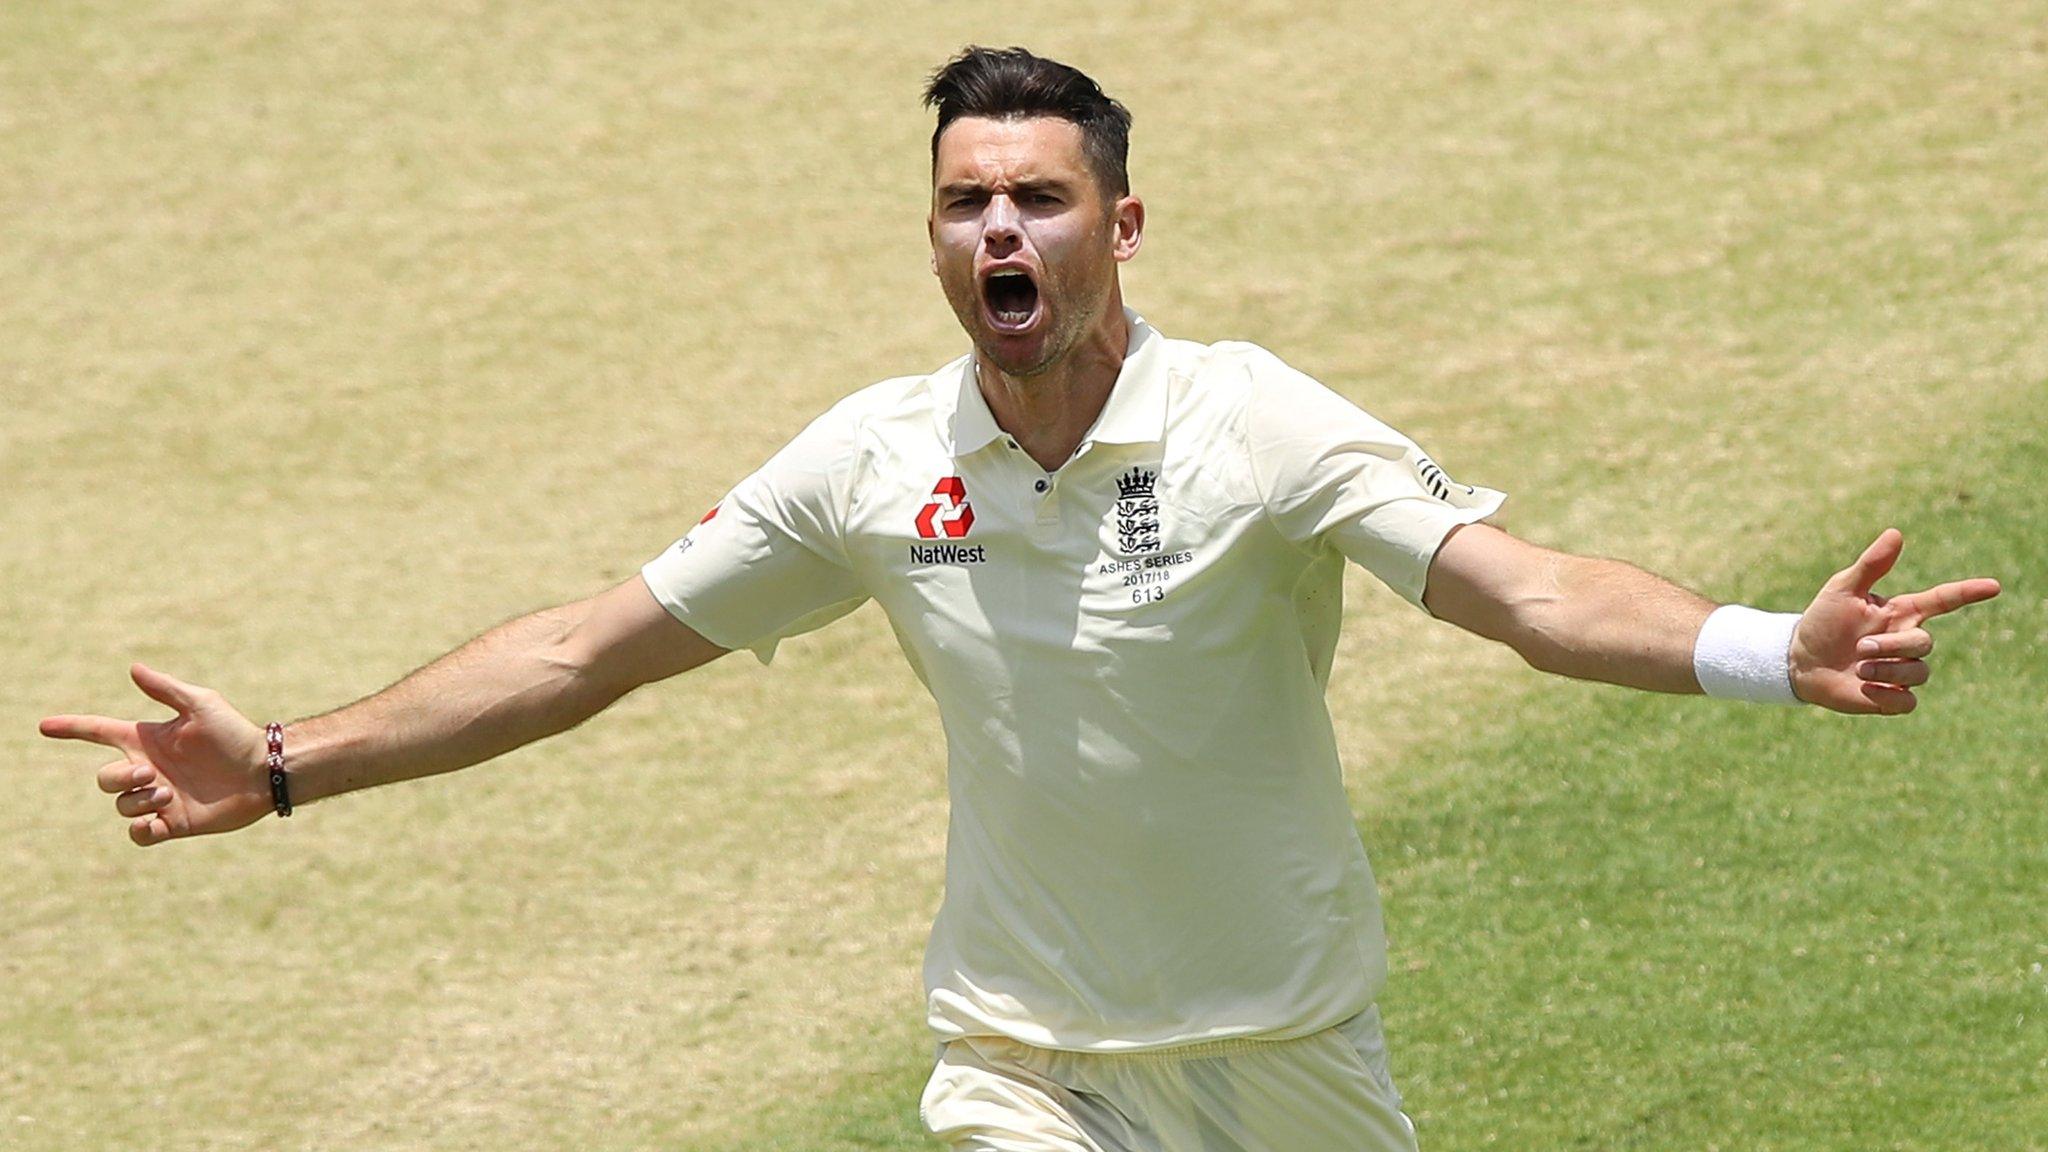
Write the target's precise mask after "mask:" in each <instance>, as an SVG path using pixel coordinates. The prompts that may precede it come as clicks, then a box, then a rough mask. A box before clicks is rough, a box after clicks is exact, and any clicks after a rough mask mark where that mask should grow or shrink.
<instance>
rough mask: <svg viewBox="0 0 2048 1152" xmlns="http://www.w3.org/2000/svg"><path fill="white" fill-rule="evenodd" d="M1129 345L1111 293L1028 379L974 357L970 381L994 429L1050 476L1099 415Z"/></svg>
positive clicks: (1118, 302)
mask: <svg viewBox="0 0 2048 1152" xmlns="http://www.w3.org/2000/svg"><path fill="white" fill-rule="evenodd" d="M1129 346H1130V331H1129V329H1127V328H1126V327H1125V324H1124V308H1123V297H1122V294H1121V293H1115V292H1113V293H1111V296H1110V300H1109V304H1108V306H1107V307H1106V308H1105V309H1104V310H1103V315H1102V316H1101V318H1100V319H1098V320H1097V321H1096V322H1095V323H1094V324H1093V325H1091V326H1090V327H1089V329H1088V331H1087V332H1085V333H1083V334H1082V336H1081V338H1080V339H1079V340H1077V341H1075V343H1074V346H1073V347H1072V348H1070V349H1068V350H1067V352H1066V354H1065V355H1063V356H1061V357H1060V358H1059V359H1058V360H1055V361H1053V362H1052V363H1051V364H1048V365H1046V366H1045V367H1044V368H1043V369H1041V370H1039V371H1037V372H1034V373H1032V374H1031V375H1029V376H1012V375H1010V374H1009V373H1007V372H1004V371H1002V370H1001V369H999V368H997V367H996V366H995V365H993V364H990V363H989V362H987V361H986V360H983V359H982V358H980V357H978V356H977V357H976V358H975V362H974V366H975V378H976V380H977V381H978V382H979V383H980V385H981V396H982V399H983V400H985V401H987V403H988V410H989V414H990V415H992V416H994V417H995V418H996V426H997V427H999V428H1001V429H1002V430H1003V431H1004V432H1007V433H1009V434H1010V436H1011V437H1013V438H1014V439H1015V440H1016V441H1017V444H1018V446H1019V447H1021V448H1023V449H1024V451H1025V453H1026V454H1028V455H1029V456H1030V457H1031V458H1032V459H1033V460H1035V461H1037V462H1038V466H1039V467H1041V468H1043V469H1045V470H1046V471H1047V472H1053V471H1057V470H1058V469H1059V468H1060V466H1061V465H1063V464H1065V463H1066V462H1067V461H1068V460H1070V459H1072V458H1073V455H1074V450H1075V449H1077V448H1079V447H1080V446H1081V438H1082V437H1083V436H1085V435H1087V433H1088V429H1090V428H1092V427H1094V425H1095V419H1096V417H1098V416H1100V415H1102V408H1103V405H1105V404H1107V403H1109V393H1110V390H1111V389H1113V388H1115V387H1116V378H1117V373H1118V372H1120V371H1122V370H1123V366H1124V354H1125V352H1126V351H1128V350H1129Z"/></svg>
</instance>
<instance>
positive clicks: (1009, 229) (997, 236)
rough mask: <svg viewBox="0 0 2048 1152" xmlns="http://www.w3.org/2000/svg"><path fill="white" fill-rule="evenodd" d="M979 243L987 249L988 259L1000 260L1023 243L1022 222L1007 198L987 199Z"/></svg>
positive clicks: (994, 197) (1015, 207)
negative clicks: (986, 209)
mask: <svg viewBox="0 0 2048 1152" xmlns="http://www.w3.org/2000/svg"><path fill="white" fill-rule="evenodd" d="M981 242H982V245H983V246H984V247H986V248H987V249H988V254H989V256H990V257H992V258H994V259H997V260H1001V259H1002V258H1003V257H1005V256H1008V255H1010V254H1011V253H1013V252H1015V251H1016V250H1017V248H1018V246H1019V245H1021V244H1023V243H1024V228H1023V220H1022V219H1021V218H1020V217H1019V215H1018V213H1017V204H1016V202H1015V201H1013V200H1011V199H1010V198H1009V197H1008V196H993V197H990V198H989V202H988V213H987V215H986V216H984V217H983V222H982V226H981Z"/></svg>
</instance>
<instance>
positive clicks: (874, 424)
mask: <svg viewBox="0 0 2048 1152" xmlns="http://www.w3.org/2000/svg"><path fill="white" fill-rule="evenodd" d="M1127 316H1128V322H1129V324H1130V349H1129V353H1128V355H1127V357H1126V359H1125V361H1124V365H1123V369H1122V371H1121V373H1120V374H1119V375H1118V377H1117V381H1116V385H1115V388H1114V389H1113V390H1112V392H1111V393H1110V397H1109V401H1108V403H1107V405H1106V406H1105V407H1104V408H1103V411H1102V414H1101V416H1100V417H1099V418H1098V419H1097V421H1096V423H1095V426H1094V427H1093V428H1092V429H1090V431H1089V433H1088V435H1087V437H1086V438H1085V439H1084V440H1083V441H1082V442H1081V446H1080V447H1079V448H1078V449H1077V450H1076V451H1075V453H1074V456H1073V458H1072V459H1070V460H1069V461H1067V463H1066V464H1065V465H1063V466H1062V467H1061V468H1060V469H1059V470H1058V471H1057V472H1054V473H1051V474H1047V473H1046V472H1045V471H1044V470H1043V469H1041V468H1040V467H1039V466H1038V465H1037V464H1036V463H1035V462H1034V461H1033V460H1032V459H1031V458H1030V457H1029V456H1028V455H1026V454H1025V453H1024V452H1023V451H1022V450H1021V449H1019V448H1018V447H1017V446H1016V445H1015V444H1014V443H1013V442H1012V441H1011V440H1010V438H1009V437H1008V436H1006V435H1005V434H1004V433H1003V431H1002V430H1001V429H1000V428H998V427H997V426H996V422H995V420H994V418H993V417H992V416H991V415H990V413H989V409H988V405H987V403H986V402H985V401H984V400H983V398H982V395H981V391H980V388H979V387H978V386H977V384H976V382H975V375H974V367H973V359H972V357H962V358H961V359H959V360H956V361H954V362H953V363H951V364H948V365H946V366H945V367H944V368H941V369H939V370H938V371H937V372H934V373H932V374H931V375H929V376H917V377H906V378H901V379H895V380H888V381H884V382H882V383H880V384H876V385H874V386H873V387H870V388H866V389H863V390H862V391H860V392H857V393H855V394H853V395H852V396H849V397H847V398H846V399H845V400H843V401H841V402H840V403H839V404H837V405H835V406H834V407H833V408H832V409H831V411H829V412H827V413H826V414H825V415H824V416H822V417H820V418H819V419H818V420H817V421H816V422H814V423H813V424H811V426H810V427H808V428H806V429H805V430H804V431H803V433H802V434H800V435H799V436H797V438H796V439H795V440H794V441H792V442H791V443H790V444H789V445H788V446H787V447H785V448H784V449H783V450H782V451H781V452H778V453H777V454H776V455H775V456H774V458H772V459H770V460H769V461H768V463H767V464H766V465H764V466H763V467H762V468H761V470H760V471H758V472H756V473H754V474H753V475H752V476H750V477H748V478H747V479H745V480H743V481H741V482H740V484H739V485H738V487H736V488H734V489H733V490H732V492H731V493H730V494H729V495H727V496H726V498H725V499H724V500H723V501H722V502H720V503H719V505H718V506H717V508H716V509H714V510H713V512H712V514H711V515H710V516H709V517H708V518H707V519H706V520H705V521H704V522H702V523H700V524H698V525H697V527H696V528H694V529H692V530H691V532H690V534H689V535H688V536H685V537H684V538H683V539H682V540H681V541H678V542H677V544H676V545H675V546H674V547H673V548H670V549H669V550H667V551H665V552H663V553H662V554H661V555H660V556H659V557H657V558H656V559H654V560H653V561H652V562H650V563H649V564H648V565H647V566H646V568H645V569H644V570H643V575H644V577H645V579H646V581H647V586H648V587H649V588H650V589H652V590H653V592H654V594H655V596H656V597H657V598H658V599H660V601H661V602H662V604H663V605H665V606H666V607H667V608H668V609H669V611H671V612H673V613H674V614H675V615H676V616H677V618H679V619H681V620H682V621H683V622H684V623H686V624H688V625H690V627H692V628H694V629H696V630H697V631H698V632H699V633H701V634H702V635H703V636H704V637H705V638H706V639H708V640H710V641H712V642H713V643H715V644H719V645H722V646H724V647H728V648H751V649H753V650H754V651H755V652H756V653H758V654H759V655H760V656H761V658H762V659H764V660H766V659H767V658H768V657H769V656H770V655H771V654H772V652H773V650H774V647H775V644H776V642H777V641H778V640H780V639H781V638H783V637H786V636H792V635H795V634H797V633H800V632H804V631H808V630H810V629H812V628H816V627H819V626H820V625H822V624H824V623H826V622H828V621H830V620H832V619H835V618H837V617H839V616H842V615H845V614H846V613H847V612H850V611H852V610H853V609H854V608H855V607H857V606H859V605H860V603H861V602H863V601H864V600H866V599H868V598H870V597H872V598H873V599H874V600H876V601H877V602H878V603H880V605H881V606H882V608H883V610H884V611H886V612H887V614H888V617H889V621H890V623H891V624H892V625H893V626H894V628H895V631H896V637H897V639H898V641H899V642H900V643H901V644H902V646H903V652H904V654H905V655H906V656H908V657H909V659H910V663H911V666H912V667H913V668H914V669H915V670H916V673H917V676H918V678H919V679H920V680H922V681H923V682H924V684H925V686H926V687H927V688H929V689H930V690H931V694H932V697H933V699H934V700H936V701H937V702H938V705H939V715H940V719H941V721H942V723H943V726H944V728H945V732H946V745H947V763H948V790H949V792H950V795H951V818H950V823H949V828H948V837H947V848H946V894H945V901H944V903H943V905H942V906H941V908H940V909H939V914H938V918H937V921H936V923H935V924H934V925H933V928H932V936H931V942H930V946H929V949H928V950H927V953H926V958H925V972H924V975H925V986H926V989H927V991H928V996H929V1012H930V1021H931V1025H932V1027H933V1028H934V1029H935V1030H936V1031H937V1032H938V1033H939V1034H940V1035H941V1036H943V1037H953V1036H961V1035H983V1034H995V1035H1002V1036H1009V1037H1011V1038H1013V1039H1016V1040H1019V1041H1022V1042H1024V1043H1026V1044H1032V1045H1037V1046H1040V1047H1049V1048H1065V1049H1082V1050H1092V1051H1128V1050H1134V1049H1143V1048H1157V1047H1166V1046H1171V1045H1176V1044H1190V1043H1201V1042H1206V1041H1213V1040H1220V1039H1226V1038H1230V1037H1236V1036H1247V1035H1258V1036H1265V1037H1270V1038H1273V1039H1281V1038H1286V1037H1291V1036H1298V1035H1306V1034H1308V1033H1312V1032H1316V1031H1319V1030H1321V1029H1323V1028H1326V1027H1328V1026H1330V1025H1333V1024H1335V1023H1337V1022H1338V1021H1341V1020H1343V1019H1345V1018H1347V1017H1349V1016H1351V1015H1353V1014H1355V1013H1357V1012H1359V1011H1361V1010H1363V1009H1364V1008H1365V1007H1366V1006H1367V1005H1369V1004H1370V1003H1371V1002H1372V1000H1373V997H1374V995H1375V993H1376V992H1377V991H1378V989H1379V986H1380V983H1381V981H1382V979H1383V978H1384V976H1385V972H1386V948H1385V940H1384V937H1383V933H1382V929H1381V924H1380V908H1379V896H1378V893H1377V892H1376V891H1375V888H1374V885H1373V878H1372V870H1371V867H1370V866H1369V865H1368V864H1367V863H1366V857H1365V851H1364V849H1363V847H1362V846H1361V845H1360V843H1359V839H1358V833H1357V830H1356V828H1355V827H1354V825H1353V824H1352V818H1351V812H1350V808H1349V805H1348V803H1347V801H1346V798H1345V794H1344V789H1343V784H1342V780H1341V770H1340V769H1339V767H1338V763H1337V747H1336V741H1335V738H1334V736H1333V734H1332V731H1331V726H1330V717H1329V713H1328V711H1327V710H1326V709H1325V706H1324V700H1323V689H1324V685H1325V684H1326V683H1327V682H1328V679H1329V673H1330V659H1331V654H1332V652H1333V650H1334V649H1335V647H1336V642H1337V628H1338V623H1339V620H1340V618H1341V616H1342V597H1343V564H1344V560H1345V558H1346V557H1349V558H1350V559H1352V560H1355V561H1357V562H1358V563H1360V564H1362V565H1364V566H1365V567H1366V568H1368V569H1370V570H1371V571H1372V572H1373V574H1374V575H1376V576H1378V577H1379V578H1380V579H1381V580H1383V581H1385V582H1386V583H1387V584H1388V585H1389V586H1390V587H1392V588H1393V589H1394V590H1395V591H1396V592H1399V593H1400V594H1401V595H1402V596H1404V597H1406V598H1407V599H1408V600H1410V601H1411V602H1414V603H1417V604H1420V603H1421V600H1422V591H1423V580H1424V577H1425V576H1426V575H1427V573H1428V569H1429V562H1430V559H1431V557H1432V556H1434V555H1435V552H1436V548H1437V546H1438V545H1439V544H1440V543H1442V541H1443V538H1444V536H1445V535H1446V534H1447V533H1449V531H1450V530H1451V528H1452V527H1454V526H1455V525H1459V524H1466V523H1470V522H1472V521H1474V520H1478V519H1480V518H1482V517H1484V516H1486V515H1488V514H1490V513H1492V512H1493V510H1494V509H1496V508H1498V507H1499V506H1500V502H1501V499H1502V497H1501V495H1500V493H1498V492H1493V491H1489V490H1486V489H1480V488H1471V487H1467V486H1464V485H1460V484H1455V483H1453V482H1451V481H1450V480H1449V478H1448V477H1446V476H1445V475H1444V473H1443V472H1442V470H1441V469H1439V468H1438V467H1437V466H1436V465H1435V464H1434V463H1432V462H1431V461H1430V459H1429V457H1427V456H1425V455H1424V454H1423V453H1422V451H1421V450H1420V449H1419V448H1417V447H1416V446H1415V444H1414V443H1413V442H1411V441H1410V440H1408V439H1407V438H1406V437H1404V436H1402V435H1401V434H1400V433H1398V432H1395V431H1394V430H1393V429H1391V428H1388V427H1387V426H1386V425H1384V424H1382V423H1380V422H1379V421H1377V420H1375V419H1373V418H1372V417H1371V416H1368V415H1367V414H1365V413H1364V412H1362V411H1360V410H1359V409H1358V408H1357V407H1356V406H1354V405H1353V404H1351V403H1350V402H1349V401H1347V400H1345V399H1344V398H1342V397H1340V396H1338V395H1337V394H1336V393H1334V392H1331V391H1330V390H1329V389H1327V388H1325V387H1323V386H1322V385H1320V384H1318V383H1316V382H1315V381H1314V380H1311V379H1309V378H1308V377H1307V376H1304V375H1302V374H1301V373H1299V372H1296V371H1294V370H1293V369H1291V368H1289V367H1287V366H1286V365H1285V364H1283V363H1281V361H1280V360H1279V359H1278V358H1277V357H1275V356H1274V355H1273V354H1272V353H1270V352H1267V351H1265V350H1264V349H1262V348H1259V347H1257V346H1255V345H1251V344H1240V343H1221V344H1214V345H1202V344H1195V343H1190V342H1188V341H1182V340H1169V339H1166V338H1165V337H1162V336H1161V335H1159V333H1158V332H1156V331H1154V330H1153V329H1152V328H1151V327H1150V326H1149V325H1147V324H1146V323H1145V322H1144V321H1143V320H1141V319H1139V318H1138V317H1137V315H1136V314H1134V313H1133V314H1127Z"/></svg>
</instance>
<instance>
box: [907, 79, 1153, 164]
mask: <svg viewBox="0 0 2048 1152" xmlns="http://www.w3.org/2000/svg"><path fill="white" fill-rule="evenodd" d="M924 103H925V107H927V108H936V109H938V110H939V126H938V127H937V128H934V129H933V130H932V164H933V165H934V166H936V165H937V164H938V162H939V137H940V136H941V135H942V134H943V133H944V132H945V131H946V125H948V124H951V123H952V122H953V121H955V120H958V119H959V118H961V117H962V116H985V117H988V118H989V119H992V120H1022V119H1027V118H1029V117H1033V116H1055V117H1058V118H1059V119H1061V120H1067V121H1071V122H1072V123H1074V124H1076V125H1078V126H1079V127H1080V129H1081V150H1082V152H1083V153H1084V154H1085V155H1086V156H1087V158H1088V167H1089V169H1090V170H1091V171H1092V172H1094V174H1095V179H1096V180H1097V181H1098V182H1100V183H1101V185H1102V188H1103V190H1104V191H1105V192H1108V193H1111V194H1113V195H1116V196H1128V195H1130V193H1131V175H1130V169H1129V167H1128V164H1129V159H1130V153H1131V112H1130V109H1128V108H1125V107H1124V106H1123V105H1122V104H1119V103H1117V102H1116V101H1115V100H1112V99H1110V98H1109V96H1108V95H1107V94H1105V93H1104V92H1103V91H1102V86H1101V85H1100V84H1097V83H1096V82H1095V81H1093V80H1090V79H1089V78H1088V76H1087V74H1086V73H1084V72H1082V71H1081V70H1080V69H1078V68H1072V67H1069V66H1067V65H1065V64H1062V63H1060V62H1059V61H1057V60H1047V59H1046V58H1045V57H1043V56H1034V55H1032V54H1031V53H1030V52H1028V51H1026V50H1024V49H1022V48H982V47H980V46H978V45H977V46H970V47H968V48H966V49H964V50H962V51H961V53H960V54H959V55H958V56H955V57H953V58H952V59H951V60H948V61H946V64H945V67H943V68H940V69H939V70H938V71H936V72H934V73H932V82H931V84H930V85H929V86H928V87H926V88H925V90H924Z"/></svg>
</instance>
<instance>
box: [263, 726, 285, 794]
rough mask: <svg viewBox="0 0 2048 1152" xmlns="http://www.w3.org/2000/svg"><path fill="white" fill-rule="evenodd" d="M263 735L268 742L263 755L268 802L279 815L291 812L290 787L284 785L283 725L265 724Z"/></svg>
mask: <svg viewBox="0 0 2048 1152" xmlns="http://www.w3.org/2000/svg"><path fill="white" fill-rule="evenodd" d="M263 735H264V738H265V739H266V740H268V741H269V744H270V753H269V755H267V756H265V757H264V761H263V763H264V766H265V767H266V768H269V769H270V802H271V803H272V804H274V805H276V806H277V814H278V815H279V816H289V815H291V814H292V794H291V789H289V788H287V787H286V786H285V775H284V725H282V724H265V725H264V726H263Z"/></svg>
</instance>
